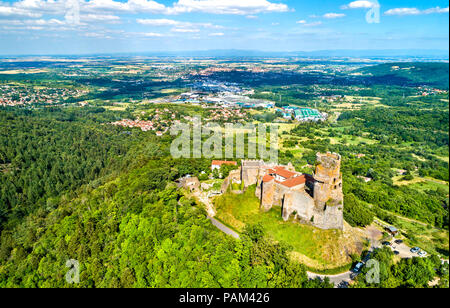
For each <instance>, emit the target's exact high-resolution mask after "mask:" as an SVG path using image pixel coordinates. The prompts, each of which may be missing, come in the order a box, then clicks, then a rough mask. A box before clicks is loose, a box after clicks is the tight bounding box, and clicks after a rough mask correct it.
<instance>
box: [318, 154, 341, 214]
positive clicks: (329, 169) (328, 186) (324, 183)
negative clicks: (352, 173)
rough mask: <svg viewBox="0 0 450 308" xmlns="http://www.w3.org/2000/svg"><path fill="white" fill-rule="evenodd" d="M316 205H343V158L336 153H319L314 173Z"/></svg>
mask: <svg viewBox="0 0 450 308" xmlns="http://www.w3.org/2000/svg"><path fill="white" fill-rule="evenodd" d="M314 180H315V183H314V200H315V202H316V205H319V206H324V205H325V204H330V205H331V204H333V205H338V204H341V205H342V201H343V195H342V175H341V156H340V155H339V154H336V153H326V154H322V153H317V155H316V171H315V173H314Z"/></svg>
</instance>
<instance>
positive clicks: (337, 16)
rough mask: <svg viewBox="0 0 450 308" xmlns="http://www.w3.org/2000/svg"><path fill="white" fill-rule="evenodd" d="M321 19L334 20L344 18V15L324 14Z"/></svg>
mask: <svg viewBox="0 0 450 308" xmlns="http://www.w3.org/2000/svg"><path fill="white" fill-rule="evenodd" d="M323 17H324V18H327V19H335V18H342V17H345V14H338V13H327V14H324V15H323Z"/></svg>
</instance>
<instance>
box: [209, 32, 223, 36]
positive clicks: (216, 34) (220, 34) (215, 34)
mask: <svg viewBox="0 0 450 308" xmlns="http://www.w3.org/2000/svg"><path fill="white" fill-rule="evenodd" d="M224 35H225V33H222V32H219V33H210V34H209V36H224Z"/></svg>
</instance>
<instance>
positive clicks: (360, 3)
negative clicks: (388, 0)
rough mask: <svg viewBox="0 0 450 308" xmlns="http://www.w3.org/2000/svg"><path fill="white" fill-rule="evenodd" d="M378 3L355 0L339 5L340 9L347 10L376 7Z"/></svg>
mask: <svg viewBox="0 0 450 308" xmlns="http://www.w3.org/2000/svg"><path fill="white" fill-rule="evenodd" d="M378 6H379V4H378V2H376V1H368V0H357V1H353V2H350V3H349V4H347V5H343V6H341V9H343V10H347V9H371V8H374V7H378Z"/></svg>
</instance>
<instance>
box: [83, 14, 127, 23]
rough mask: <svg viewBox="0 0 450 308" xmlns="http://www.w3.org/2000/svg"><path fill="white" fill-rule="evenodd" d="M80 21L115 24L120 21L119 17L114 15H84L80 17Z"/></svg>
mask: <svg viewBox="0 0 450 308" xmlns="http://www.w3.org/2000/svg"><path fill="white" fill-rule="evenodd" d="M80 19H81V21H85V22H98V21H101V22H112V23H117V22H119V20H120V17H119V16H115V15H105V14H86V15H80Z"/></svg>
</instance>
